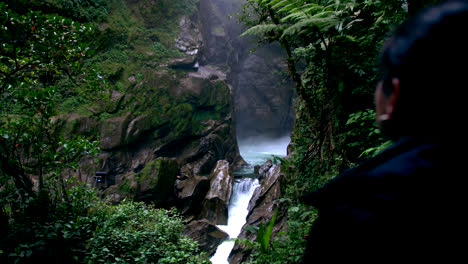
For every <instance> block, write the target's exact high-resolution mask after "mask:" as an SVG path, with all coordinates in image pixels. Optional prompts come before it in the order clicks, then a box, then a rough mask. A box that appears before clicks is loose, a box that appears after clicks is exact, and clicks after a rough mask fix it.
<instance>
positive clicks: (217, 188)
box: [200, 160, 234, 225]
mask: <svg viewBox="0 0 468 264" xmlns="http://www.w3.org/2000/svg"><path fill="white" fill-rule="evenodd" d="M210 179H211V182H210V190H209V191H208V193H207V194H206V196H205V199H204V200H203V202H202V210H201V213H200V218H204V219H207V220H209V221H211V222H212V223H214V224H217V225H226V224H227V220H228V206H229V201H230V200H231V195H232V188H233V185H234V174H233V173H232V167H231V165H230V164H229V162H228V161H226V160H219V161H218V162H217V164H216V167H215V168H214V170H213V171H212V172H211V175H210Z"/></svg>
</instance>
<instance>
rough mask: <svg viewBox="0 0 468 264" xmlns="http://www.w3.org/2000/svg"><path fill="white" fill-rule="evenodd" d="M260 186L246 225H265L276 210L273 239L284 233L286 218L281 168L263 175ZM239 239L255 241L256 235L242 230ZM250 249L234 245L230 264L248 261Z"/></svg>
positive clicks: (252, 200) (272, 168)
mask: <svg viewBox="0 0 468 264" xmlns="http://www.w3.org/2000/svg"><path fill="white" fill-rule="evenodd" d="M261 176H262V180H261V181H260V186H259V187H257V188H256V189H255V191H254V194H253V196H252V199H251V200H250V202H249V213H248V215H247V223H246V225H253V226H258V225H259V224H260V223H266V222H268V221H270V220H271V218H272V217H273V215H274V212H275V210H276V209H277V208H278V215H277V218H276V222H275V226H274V228H273V237H274V236H275V235H276V234H278V233H279V232H283V231H285V228H286V217H287V208H288V206H287V204H286V203H285V202H281V201H280V198H281V192H282V189H281V187H282V181H283V180H284V177H285V176H284V175H283V174H281V167H280V166H279V165H273V166H271V168H270V169H269V170H268V171H265V172H264V173H263V175H261ZM238 237H239V238H246V239H249V240H251V241H252V240H255V239H256V234H253V233H250V232H248V231H247V230H246V229H245V225H244V227H243V228H242V231H241V233H240V234H239V236H238ZM251 251H252V250H251V249H247V248H246V247H245V246H243V245H241V244H238V243H236V244H235V246H234V248H233V250H232V251H231V254H230V255H229V263H230V264H238V263H244V262H246V261H247V260H248V257H249V255H250V252H251Z"/></svg>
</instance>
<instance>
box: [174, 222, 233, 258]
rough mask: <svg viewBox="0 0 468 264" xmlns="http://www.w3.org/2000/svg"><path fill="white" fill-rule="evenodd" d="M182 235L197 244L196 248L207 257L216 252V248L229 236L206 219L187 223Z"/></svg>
mask: <svg viewBox="0 0 468 264" xmlns="http://www.w3.org/2000/svg"><path fill="white" fill-rule="evenodd" d="M182 233H183V234H185V235H186V236H188V237H190V238H192V239H193V240H195V241H197V242H198V247H199V248H200V250H202V251H203V252H206V253H207V254H208V255H209V256H212V255H213V254H214V253H215V252H216V248H217V247H218V246H219V245H220V244H221V243H222V242H223V241H224V240H226V239H228V238H229V235H228V234H226V233H225V232H224V231H222V230H221V229H219V228H218V227H217V226H216V225H214V224H213V223H211V222H210V221H208V220H206V219H201V220H195V221H192V222H190V223H188V224H187V225H186V226H185V227H184V229H183V230H182Z"/></svg>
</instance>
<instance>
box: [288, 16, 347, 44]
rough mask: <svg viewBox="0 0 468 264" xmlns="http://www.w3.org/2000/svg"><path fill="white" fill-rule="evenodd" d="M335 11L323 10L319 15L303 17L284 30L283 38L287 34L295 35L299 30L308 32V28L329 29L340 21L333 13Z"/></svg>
mask: <svg viewBox="0 0 468 264" xmlns="http://www.w3.org/2000/svg"><path fill="white" fill-rule="evenodd" d="M333 13H334V12H332V11H326V12H321V13H319V14H317V15H314V16H312V17H310V18H306V19H302V20H300V21H299V22H297V23H295V24H294V25H292V26H290V27H288V28H287V29H285V30H284V32H283V34H282V36H281V38H284V37H285V36H289V35H294V34H295V33H297V32H301V31H304V32H306V31H307V29H308V28H317V29H319V30H320V31H322V32H323V31H327V30H328V29H330V28H331V27H334V26H336V25H337V24H338V23H340V20H339V19H338V17H336V16H334V15H333Z"/></svg>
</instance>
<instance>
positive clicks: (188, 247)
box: [86, 202, 210, 264]
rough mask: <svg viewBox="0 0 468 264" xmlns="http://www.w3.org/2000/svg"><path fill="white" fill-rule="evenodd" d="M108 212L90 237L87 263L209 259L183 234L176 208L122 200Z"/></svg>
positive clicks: (204, 261)
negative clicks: (156, 206) (162, 207)
mask: <svg viewBox="0 0 468 264" xmlns="http://www.w3.org/2000/svg"><path fill="white" fill-rule="evenodd" d="M107 214H108V218H107V219H106V221H105V222H104V223H103V224H102V225H101V226H100V227H99V228H98V230H96V232H95V233H94V235H93V237H92V238H91V239H90V240H89V243H88V246H87V248H88V251H89V254H88V256H87V258H86V261H87V262H88V263H197V264H198V263H210V262H209V260H208V258H207V257H206V256H205V255H204V254H200V253H199V251H198V246H197V243H196V242H194V241H192V240H190V239H189V238H186V237H185V236H183V235H182V233H181V230H182V227H183V223H182V220H181V218H180V217H179V215H178V214H177V213H176V211H175V210H165V209H155V208H153V207H151V206H148V205H145V204H143V203H132V202H124V203H122V204H121V205H118V206H113V207H110V208H109V210H108V212H107Z"/></svg>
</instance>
